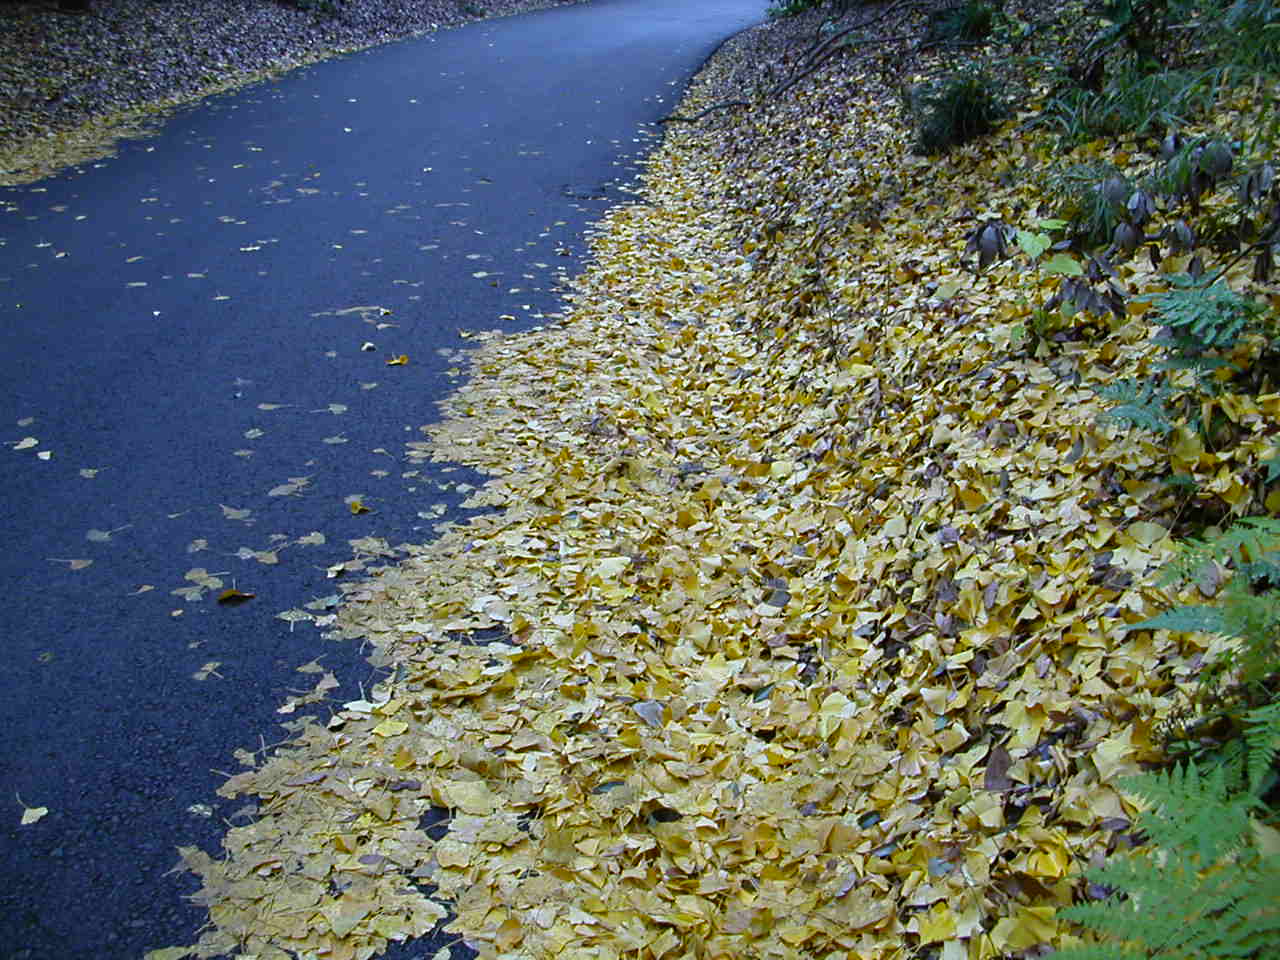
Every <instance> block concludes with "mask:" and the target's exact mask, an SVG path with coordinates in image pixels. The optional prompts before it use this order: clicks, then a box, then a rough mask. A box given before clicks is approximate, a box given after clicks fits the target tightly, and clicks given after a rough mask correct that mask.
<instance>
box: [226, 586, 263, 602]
mask: <svg viewBox="0 0 1280 960" xmlns="http://www.w3.org/2000/svg"><path fill="white" fill-rule="evenodd" d="M255 596H257V594H255V593H243V592H241V591H240V590H236V589H235V588H234V587H232V588H229V589H227V590H223V591H222V592H221V593H220V594H218V602H219V603H221V604H224V605H226V606H236V605H237V604H241V603H244V602H245V601H246V600H252V599H253V598H254V597H255Z"/></svg>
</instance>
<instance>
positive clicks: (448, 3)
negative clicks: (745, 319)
mask: <svg viewBox="0 0 1280 960" xmlns="http://www.w3.org/2000/svg"><path fill="white" fill-rule="evenodd" d="M563 5H565V4H564V2H563V0H470V2H468V0H344V2H342V3H341V4H340V5H339V7H338V9H337V10H336V12H335V13H334V14H333V15H326V14H324V13H321V12H315V11H306V10H301V9H297V8H295V7H291V6H286V5H285V4H283V3H279V2H274V0H183V2H171V0H93V4H92V8H91V10H90V12H88V13H85V14H70V13H63V12H60V11H59V10H58V7H57V4H56V3H52V2H46V3H16V4H14V3H5V4H3V5H0V186H13V185H15V184H21V183H31V182H34V181H36V180H40V179H43V178H44V177H47V176H49V175H50V174H52V173H55V172H56V171H58V170H60V169H63V168H65V167H67V166H71V165H73V164H76V163H83V162H87V161H89V160H92V159H97V158H100V157H103V156H107V155H109V154H110V153H111V150H112V145H113V144H114V143H115V142H116V141H117V140H118V139H120V138H121V137H128V136H138V135H144V134H145V133H146V132H147V130H148V129H149V126H150V125H151V124H154V122H155V120H156V119H157V117H158V116H161V115H163V114H164V112H165V111H167V110H171V109H172V108H174V107H177V106H180V105H181V104H184V103H190V102H192V101H195V100H199V99H201V98H203V97H206V96H209V95H211V94H215V93H220V92H223V91H226V90H230V89H235V88H238V87H243V86H246V85H248V84H251V83H255V82H258V81H260V80H263V79H266V78H268V77H271V76H274V75H278V74H280V73H283V72H285V71H288V70H291V69H294V68H296V67H298V66H302V65H305V64H308V63H314V62H316V61H317V60H323V59H326V58H328V57H332V56H335V55H338V54H341V53H347V52H351V51H353V50H360V49H363V48H366V47H370V46H373V45H376V44H380V43H386V42H388V41H391V40H398V39H403V38H405V37H411V36H418V35H421V34H424V33H430V32H432V31H435V30H439V29H445V28H448V27H456V26H460V25H462V24H465V23H470V22H473V21H475V20H477V19H483V18H490V17H502V16H510V15H513V14H519V13H527V12H530V11H533V10H540V9H545V8H547V7H555V6H563Z"/></svg>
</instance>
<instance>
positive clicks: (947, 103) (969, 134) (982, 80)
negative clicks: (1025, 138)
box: [904, 68, 1008, 154]
mask: <svg viewBox="0 0 1280 960" xmlns="http://www.w3.org/2000/svg"><path fill="white" fill-rule="evenodd" d="M996 89H997V87H996V84H995V83H994V82H993V80H992V79H991V77H990V76H989V75H988V74H987V73H986V71H985V70H982V69H980V68H977V69H974V68H970V69H963V70H959V71H957V72H955V73H951V74H948V75H946V76H944V77H942V78H940V79H938V80H935V81H934V82H932V83H925V84H921V85H919V86H916V87H912V88H910V89H908V90H906V91H904V100H905V101H906V103H905V105H906V108H907V112H908V114H909V115H910V117H911V119H912V122H913V125H914V127H915V130H916V142H915V149H916V150H917V151H918V152H920V153H927V154H937V153H945V152H946V151H947V150H950V149H951V148H952V147H957V146H961V145H963V144H965V143H968V142H970V141H972V140H976V139H978V138H979V137H983V136H986V135H987V134H988V133H991V131H993V130H994V129H995V127H996V124H997V123H998V122H999V121H1000V120H1002V119H1003V118H1004V117H1005V116H1006V115H1007V114H1008V107H1007V105H1006V104H1005V103H1004V102H1003V101H1002V100H1001V99H1000V98H999V97H998V96H997V94H996Z"/></svg>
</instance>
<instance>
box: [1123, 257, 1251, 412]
mask: <svg viewBox="0 0 1280 960" xmlns="http://www.w3.org/2000/svg"><path fill="white" fill-rule="evenodd" d="M1170 282H1171V283H1172V284H1173V286H1172V287H1171V289H1169V290H1167V291H1165V292H1164V293H1160V294H1157V295H1155V296H1154V297H1153V298H1152V300H1153V303H1154V307H1155V309H1154V310H1153V311H1152V313H1153V316H1154V320H1155V322H1156V323H1157V324H1159V325H1160V326H1161V330H1160V333H1159V335H1158V336H1157V337H1156V343H1158V344H1159V345H1160V346H1162V347H1163V348H1164V350H1165V355H1164V358H1163V359H1162V360H1161V361H1160V362H1159V363H1158V364H1157V366H1156V369H1157V371H1159V373H1158V374H1157V376H1155V377H1152V378H1149V379H1147V380H1145V381H1133V380H1126V381H1121V382H1120V383H1117V384H1114V385H1111V386H1108V387H1104V388H1102V389H1101V390H1099V391H1098V393H1099V394H1100V395H1102V396H1104V397H1106V398H1107V399H1109V400H1111V401H1112V402H1113V403H1114V404H1115V405H1114V406H1113V407H1112V408H1111V409H1109V410H1107V411H1106V412H1105V413H1104V414H1102V417H1103V418H1105V419H1110V420H1118V421H1120V422H1122V423H1127V424H1130V425H1132V426H1137V427H1141V428H1143V429H1146V430H1151V431H1153V432H1155V433H1158V434H1160V435H1162V436H1163V435H1166V434H1168V433H1170V432H1171V431H1172V430H1173V427H1174V426H1175V424H1176V422H1177V419H1178V417H1179V416H1180V415H1181V416H1183V417H1185V419H1186V422H1188V423H1190V424H1192V425H1193V426H1194V428H1195V429H1197V430H1200V431H1202V432H1203V431H1204V430H1205V429H1206V427H1207V425H1206V424H1203V423H1201V422H1200V410H1201V408H1202V406H1201V403H1200V401H1201V400H1203V399H1204V398H1206V397H1209V396H1212V395H1214V394H1216V393H1217V392H1218V389H1219V386H1218V383H1217V381H1216V380H1215V379H1214V377H1213V374H1214V372H1215V371H1217V370H1222V369H1225V368H1233V365H1232V364H1231V362H1230V361H1229V360H1228V359H1227V358H1226V357H1225V356H1223V353H1224V352H1226V351H1229V350H1231V349H1232V348H1233V347H1235V345H1236V344H1237V343H1238V342H1239V341H1240V339H1241V337H1243V336H1245V335H1246V334H1257V333H1261V334H1263V335H1264V336H1265V337H1267V338H1268V342H1269V340H1270V333H1271V331H1270V326H1271V324H1270V317H1269V315H1268V313H1267V311H1266V309H1265V308H1264V307H1263V306H1262V305H1261V304H1260V303H1258V302H1257V301H1256V300H1253V299H1251V298H1249V297H1245V296H1242V295H1241V294H1239V293H1236V292H1235V291H1233V290H1231V289H1230V288H1229V287H1228V286H1227V285H1226V284H1225V283H1222V282H1221V281H1216V282H1211V283H1206V282H1205V281H1204V280H1198V279H1196V278H1194V277H1191V276H1189V275H1187V274H1177V275H1174V276H1172V277H1171V278H1170ZM1233 369H1234V368H1233ZM1177 371H1190V372H1191V373H1193V374H1194V378H1193V380H1192V382H1191V383H1190V384H1187V385H1185V386H1180V387H1177V388H1175V387H1174V386H1173V385H1172V384H1171V383H1166V382H1164V380H1163V374H1166V373H1170V372H1177Z"/></svg>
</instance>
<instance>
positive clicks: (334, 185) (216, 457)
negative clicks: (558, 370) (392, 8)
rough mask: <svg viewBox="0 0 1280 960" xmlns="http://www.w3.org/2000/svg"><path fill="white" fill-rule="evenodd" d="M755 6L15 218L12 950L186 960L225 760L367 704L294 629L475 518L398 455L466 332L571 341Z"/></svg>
mask: <svg viewBox="0 0 1280 960" xmlns="http://www.w3.org/2000/svg"><path fill="white" fill-rule="evenodd" d="M763 7H764V5H763V3H762V2H760V0H698V2H687V0H595V2H591V3H587V4H584V5H580V6H573V7H562V8H557V9H553V10H548V11H543V12H540V13H535V14H530V15H526V16H521V17H514V18H510V19H505V20H497V21H489V22H482V23H478V24H475V25H472V26H468V27H464V28H461V29H457V30H451V31H445V32H441V33H439V34H437V35H435V36H431V37H424V38H420V39H417V40H411V41H405V42H400V43H395V44H390V45H387V46H383V47H379V48H376V49H372V50H368V51H365V52H362V53H359V54H355V55H351V56H346V57H342V58H340V59H336V60H331V61H327V62H324V63H321V64H317V65H315V66H312V67H309V68H306V69H303V70H299V71H297V72H294V73H292V74H289V75H287V76H285V77H283V78H281V79H280V80H278V81H276V82H272V83H267V84H261V85H257V86H254V87H251V88H248V89H245V90H242V91H240V92H238V93H235V94H231V95H226V96H220V97H217V98H215V99H213V100H210V101H207V102H205V103H203V104H200V105H198V106H196V107H193V108H190V109H187V110H184V111H183V112H181V113H179V114H178V115H176V116H175V117H173V118H172V119H171V120H170V121H169V122H167V124H166V125H165V126H164V128H163V130H162V131H161V132H160V133H159V135H157V136H155V137H153V138H151V139H147V140H142V141H136V142H131V143H127V144H125V145H124V146H123V148H122V149H121V151H120V153H119V156H117V157H116V158H113V159H110V160H105V161H101V162H98V163H93V164H87V165H85V166H84V167H82V168H79V169H77V170H72V171H68V172H67V173H65V174H64V175H61V176H59V177H57V178H54V179H51V180H47V181H44V182H41V183H37V184H33V185H30V186H26V187H15V188H5V189H0V244H2V245H0V318H3V322H2V323H0V345H2V349H0V364H3V374H2V377H0V383H3V389H2V391H0V441H3V443H4V447H3V448H0V478H2V479H3V491H4V493H3V496H2V497H0V517H2V518H3V528H4V531H5V534H4V544H5V547H6V549H5V550H4V551H3V553H2V554H0V583H2V584H3V590H4V595H3V608H2V609H3V613H0V626H2V627H3V630H2V631H0V636H3V642H4V651H3V658H0V730H2V731H3V738H4V745H5V746H4V750H3V751H0V785H2V786H3V791H0V792H2V796H0V877H2V878H3V880H0V945H2V946H0V954H3V955H4V956H7V957H13V958H15V960H18V958H24V960H78V958H94V960H115V958H133V960H136V958H139V957H141V955H142V954H143V953H144V952H145V951H147V950H151V949H155V948H157V947H164V946H170V945H176V944H186V943H191V942H194V938H195V934H196V930H197V928H198V927H199V926H200V925H201V924H202V923H203V922H204V920H205V916H204V914H203V912H202V911H201V910H200V909H199V908H197V907H194V906H192V905H190V904H189V903H187V902H186V900H185V899H184V898H185V897H186V896H188V895H189V894H191V893H192V892H193V891H194V890H195V889H196V886H197V884H196V881H195V879H194V878H193V877H192V876H191V875H189V874H186V873H184V872H181V871H179V872H176V873H167V872H166V871H168V870H169V869H170V868H171V867H173V866H174V865H175V863H176V862H177V859H178V857H177V853H176V848H177V847H178V846H187V845H195V846H201V847H204V848H205V849H207V850H210V851H215V850H216V849H217V845H218V842H219V839H220V838H221V836H222V835H223V833H224V831H225V827H226V823H225V820H226V818H229V817H231V816H232V815H233V813H234V811H235V809H236V808H237V807H239V806H241V805H242V801H238V802H237V801H225V800H222V799H221V798H218V797H217V796H216V795H215V790H216V788H217V786H218V785H219V784H220V783H221V782H222V781H223V779H225V774H226V773H229V772H234V770H235V769H236V768H237V761H236V759H235V758H234V757H233V751H234V750H236V749H237V748H241V749H249V750H256V749H259V748H260V747H261V746H262V745H264V744H270V743H272V742H274V741H278V740H280V739H282V738H283V737H284V735H285V734H284V731H282V729H281V727H280V726H279V723H280V721H282V720H286V719H289V718H288V717H282V716H281V715H279V714H277V713H276V709H277V707H278V706H280V704H281V703H282V702H283V701H284V700H285V698H286V697H287V696H288V695H289V694H290V692H291V691H298V690H301V689H303V688H304V687H309V686H311V685H313V684H314V680H315V678H314V676H309V675H304V674H300V673H298V672H297V670H296V668H297V667H299V666H300V665H303V664H305V663H307V662H309V661H313V660H317V659H318V660H319V662H320V663H321V664H322V665H323V666H324V668H325V669H328V670H332V671H334V672H335V674H336V676H337V678H338V679H339V680H340V682H341V687H340V688H339V689H338V690H336V691H334V694H333V696H334V697H335V698H336V699H337V700H338V701H339V702H341V701H343V700H346V699H354V698H356V697H358V696H359V695H360V691H361V684H364V685H365V686H366V687H367V685H368V684H369V683H370V682H372V681H374V680H376V679H377V673H376V671H374V669H373V668H372V667H371V666H370V665H369V664H368V663H367V662H365V661H364V660H363V659H362V657H361V655H360V651H359V650H357V649H354V648H353V647H352V646H351V645H346V646H344V645H342V644H340V643H339V642H337V641H332V640H326V639H324V638H323V636H322V632H321V630H319V629H317V628H316V626H315V625H314V624H312V623H310V622H307V621H305V620H290V619H281V618H280V617H279V616H278V615H279V614H281V613H282V612H286V611H295V613H291V614H286V616H287V617H297V616H300V615H301V614H300V613H297V611H301V613H305V614H307V615H310V616H318V617H323V616H324V615H325V613H326V600H325V598H326V597H328V596H330V595H332V594H333V593H334V592H335V588H334V580H333V579H332V578H331V577H330V573H331V572H332V568H333V566H334V565H335V564H341V563H343V562H344V561H347V560H349V559H351V557H352V555H353V551H352V547H351V545H350V541H352V540H361V541H362V542H363V544H364V546H365V547H366V548H372V547H373V546H374V545H375V544H376V543H377V542H379V541H385V542H386V543H388V544H391V545H395V544H399V543H404V542H423V541H425V540H428V539H430V538H431V536H432V527H433V525H434V524H436V523H439V522H441V521H442V520H448V519H458V518H460V517H462V516H464V515H465V513H464V511H462V510H461V509H460V506H459V505H460V503H461V501H462V500H464V499H465V497H466V494H467V487H466V485H467V484H470V483H475V482H476V481H477V478H476V477H475V476H473V475H469V474H467V473H466V472H465V471H463V470H461V469H451V468H449V467H448V466H445V465H437V466H430V467H425V466H418V465H413V464H410V463H408V462H406V461H405V458H404V456H403V451H404V442H405V441H406V440H408V439H413V438H415V437H416V436H417V430H418V427H419V426H420V425H422V424H424V423H427V422H430V421H431V420H433V419H435V418H436V403H437V401H438V400H439V399H440V398H441V397H443V396H444V395H445V394H446V393H447V392H448V391H449V390H450V389H451V388H452V387H453V386H455V385H456V383H457V374H456V372H455V373H453V374H451V372H450V371H451V370H455V371H456V368H457V367H458V360H459V355H458V354H457V353H456V351H458V350H462V349H465V348H466V347H467V345H468V341H467V340H466V339H465V338H464V337H463V336H462V335H460V332H459V331H460V330H486V329H494V328H504V329H508V330H519V329H525V328H528V327H529V326H532V325H534V324H536V323H538V322H540V319H541V315H545V314H546V313H547V312H550V311H554V310H556V309H558V306H559V301H558V298H557V295H556V293H555V291H554V286H555V279H556V275H557V271H558V270H567V271H568V272H570V273H572V271H573V270H574V269H575V268H576V266H577V264H578V263H579V260H578V258H579V257H580V256H581V255H582V254H583V252H584V249H585V244H584V239H583V238H584V229H585V228H586V226H587V225H588V224H589V223H591V222H592V221H594V220H596V219H597V218H598V217H599V216H600V215H601V214H602V212H603V211H604V210H605V209H606V208H607V207H608V206H609V205H610V204H611V203H615V202H623V201H625V200H626V199H627V194H626V193H625V192H624V191H622V190H620V189H619V184H620V183H623V184H625V183H626V182H628V181H630V179H631V178H632V176H633V175H634V173H635V170H636V166H635V164H636V160H637V158H638V157H640V156H642V155H643V154H644V153H645V152H646V151H647V150H648V149H650V148H651V147H652V146H653V145H654V143H655V142H656V137H657V136H658V132H657V131H658V130H659V128H658V127H657V126H655V125H654V123H653V121H655V120H656V119H657V118H658V117H660V116H662V115H664V114H665V113H667V112H669V110H670V109H671V108H672V107H673V106H674V104H675V102H676V100H677V98H678V96H679V93H680V91H681V89H682V87H683V85H684V84H685V82H686V81H687V80H688V78H689V77H690V76H691V75H692V73H693V72H694V71H695V70H696V69H697V68H698V66H699V65H700V64H701V63H702V62H703V61H704V60H705V58H706V57H707V56H708V55H709V54H710V53H711V52H712V51H713V50H714V49H715V47H716V46H717V45H718V44H719V43H720V42H721V41H723V40H724V39H725V38H726V37H727V36H729V35H731V34H732V33H734V32H737V31H738V30H740V29H742V28H744V27H746V26H748V25H750V24H751V23H754V22H757V21H758V20H759V19H761V17H762V15H763V13H764V9H763ZM402 355H403V356H404V357H407V362H406V363H403V364H388V362H387V361H388V360H391V359H396V358H399V357H401V356H402ZM354 501H358V502H359V504H361V505H362V506H364V507H366V508H368V512H363V513H353V511H352V503H353V502H354ZM366 538H367V539H366ZM366 552H367V550H366ZM383 562H385V561H383ZM347 575H358V571H356V572H355V573H354V574H350V573H349V574H347ZM227 589H235V590H238V591H240V592H241V593H245V594H253V595H254V596H253V597H252V599H249V600H246V601H244V602H243V603H240V604H238V605H231V604H220V603H219V602H218V600H217V598H218V597H219V596H220V595H221V594H222V593H223V592H224V591H225V590H227ZM308 604H311V606H308ZM24 808H26V809H24ZM39 808H47V813H45V814H44V815H43V816H40V817H39V819H35V818H36V817H37V816H38V815H39ZM24 815H25V817H26V818H27V819H31V820H33V821H34V822H31V823H29V824H26V825H23V824H22V823H21V820H22V819H23V818H24ZM433 953H434V947H433V946H432V945H429V944H426V943H421V942H419V943H410V944H408V945H402V946H396V947H395V948H394V949H393V950H392V951H391V952H390V953H389V954H388V956H390V957H392V958H396V957H424V956H431V955H432V954H433Z"/></svg>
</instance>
